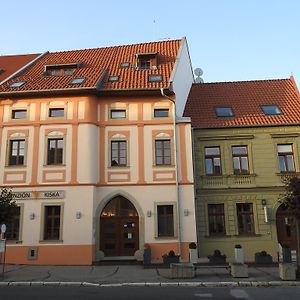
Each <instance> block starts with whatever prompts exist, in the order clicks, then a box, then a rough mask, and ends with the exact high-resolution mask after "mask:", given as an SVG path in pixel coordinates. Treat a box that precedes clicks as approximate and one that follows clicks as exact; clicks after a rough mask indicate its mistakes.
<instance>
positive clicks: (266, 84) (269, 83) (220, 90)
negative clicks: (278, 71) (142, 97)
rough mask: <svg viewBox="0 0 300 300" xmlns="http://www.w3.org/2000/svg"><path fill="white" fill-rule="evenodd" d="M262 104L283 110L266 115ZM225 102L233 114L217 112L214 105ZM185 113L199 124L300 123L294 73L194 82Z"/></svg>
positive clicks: (299, 107)
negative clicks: (280, 76)
mask: <svg viewBox="0 0 300 300" xmlns="http://www.w3.org/2000/svg"><path fill="white" fill-rule="evenodd" d="M264 104H273V105H277V106H278V107H279V108H280V109H281V111H282V113H283V114H281V115H269V116H267V115H265V114H264V113H263V111H262V109H261V105H264ZM224 106H225V107H231V108H232V109H233V113H234V116H233V117H217V116H216V114H215V107H224ZM184 116H188V117H191V118H192V126H193V127H200V128H221V127H241V126H257V125H284V124H300V96H299V91H298V89H297V86H296V83H295V80H294V78H293V77H291V78H289V79H277V80H256V81H238V82H216V83H199V84H193V85H192V88H191V91H190V94H189V96H188V100H187V103H186V107H185V111H184Z"/></svg>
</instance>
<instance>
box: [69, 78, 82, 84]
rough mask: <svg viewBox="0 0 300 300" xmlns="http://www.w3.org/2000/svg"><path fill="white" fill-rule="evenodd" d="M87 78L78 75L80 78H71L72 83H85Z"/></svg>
mask: <svg viewBox="0 0 300 300" xmlns="http://www.w3.org/2000/svg"><path fill="white" fill-rule="evenodd" d="M84 80H85V78H83V77H78V78H74V79H72V80H71V82H70V83H71V84H80V83H83V82H84Z"/></svg>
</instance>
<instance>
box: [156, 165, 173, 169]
mask: <svg viewBox="0 0 300 300" xmlns="http://www.w3.org/2000/svg"><path fill="white" fill-rule="evenodd" d="M152 167H153V168H175V165H153V166H152Z"/></svg>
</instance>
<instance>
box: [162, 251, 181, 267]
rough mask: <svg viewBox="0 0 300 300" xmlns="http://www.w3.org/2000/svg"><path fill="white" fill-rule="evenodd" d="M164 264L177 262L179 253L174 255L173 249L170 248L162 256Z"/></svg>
mask: <svg viewBox="0 0 300 300" xmlns="http://www.w3.org/2000/svg"><path fill="white" fill-rule="evenodd" d="M162 258H163V262H164V264H167V265H169V264H176V263H179V255H176V254H175V252H174V250H170V251H169V253H165V254H164V255H163V256H162Z"/></svg>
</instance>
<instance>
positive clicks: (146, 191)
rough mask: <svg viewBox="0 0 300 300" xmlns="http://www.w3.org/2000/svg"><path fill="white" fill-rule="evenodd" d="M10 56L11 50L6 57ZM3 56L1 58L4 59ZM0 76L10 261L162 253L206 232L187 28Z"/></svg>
mask: <svg viewBox="0 0 300 300" xmlns="http://www.w3.org/2000/svg"><path fill="white" fill-rule="evenodd" d="M4 60H5V57H2V61H4ZM1 64H2V65H3V62H1V57H0V69H1V68H2V67H1ZM12 74H13V75H12V76H6V79H5V78H3V80H2V83H1V85H0V139H1V148H0V166H1V168H0V185H2V186H5V187H12V189H13V197H14V199H15V200H16V202H17V204H18V207H19V209H18V213H17V214H16V216H15V218H14V219H13V220H12V222H11V223H10V224H7V227H8V231H7V235H6V238H7V240H8V247H7V256H6V257H7V258H6V261H7V262H8V263H18V264H61V265H68V264H76V265H86V264H92V263H93V262H95V261H100V260H106V259H107V260H108V259H137V260H142V259H143V249H144V245H145V244H149V246H150V248H151V250H152V251H151V252H152V260H153V261H161V259H162V255H163V254H164V253H166V252H168V251H170V250H174V251H175V252H176V253H178V254H179V255H180V256H181V259H182V260H187V259H188V244H189V243H190V242H196V225H195V206H194V184H193V171H192V170H193V168H192V157H191V151H190V149H191V127H190V119H189V118H183V117H181V116H182V113H183V109H184V106H185V102H186V99H187V95H188V93H189V90H190V87H191V84H192V82H193V74H192V69H191V62H190V58H189V53H188V46H187V42H186V39H182V40H171V41H162V42H153V43H144V44H136V45H126V46H116V47H107V48H97V49H87V50H75V51H65V52H55V53H48V52H46V53H44V54H42V55H36V57H33V58H32V63H31V64H28V63H24V64H23V66H20V67H19V72H13V73H12Z"/></svg>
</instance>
